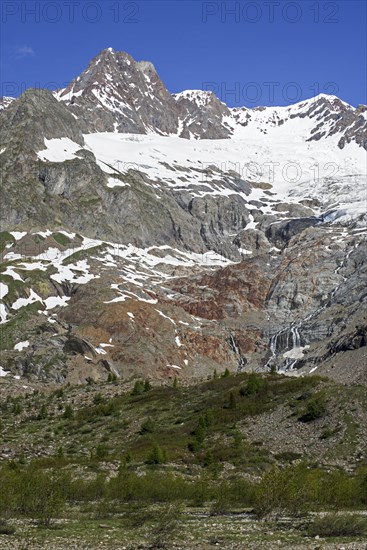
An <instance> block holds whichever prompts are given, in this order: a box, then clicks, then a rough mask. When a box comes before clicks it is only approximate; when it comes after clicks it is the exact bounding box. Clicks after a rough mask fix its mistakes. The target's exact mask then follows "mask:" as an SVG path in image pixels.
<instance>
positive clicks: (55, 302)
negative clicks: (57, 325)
mask: <svg viewBox="0 0 367 550" xmlns="http://www.w3.org/2000/svg"><path fill="white" fill-rule="evenodd" d="M69 300H70V297H69V296H50V297H49V298H46V300H44V303H45V306H46V309H53V308H54V307H57V306H60V307H65V306H67V302H68V301H69ZM50 322H51V320H50Z"/></svg>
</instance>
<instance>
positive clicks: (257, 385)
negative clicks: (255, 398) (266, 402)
mask: <svg viewBox="0 0 367 550" xmlns="http://www.w3.org/2000/svg"><path fill="white" fill-rule="evenodd" d="M264 386H265V380H264V379H263V378H262V377H261V376H260V375H259V374H256V373H255V372H252V373H251V374H250V376H249V378H248V381H247V384H246V386H245V387H243V388H241V389H240V394H241V395H242V396H245V395H255V394H257V393H259V392H260V391H261V390H262V389H263V387H264Z"/></svg>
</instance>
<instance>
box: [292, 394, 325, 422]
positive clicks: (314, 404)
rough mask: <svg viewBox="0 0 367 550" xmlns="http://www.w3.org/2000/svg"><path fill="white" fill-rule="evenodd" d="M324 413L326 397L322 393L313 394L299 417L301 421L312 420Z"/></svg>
mask: <svg viewBox="0 0 367 550" xmlns="http://www.w3.org/2000/svg"><path fill="white" fill-rule="evenodd" d="M325 414H326V399H325V395H324V394H323V393H318V394H315V395H314V397H312V398H311V399H310V400H309V401H308V403H307V405H306V408H305V410H304V413H303V414H302V416H300V417H299V420H300V421H301V422H312V421H313V420H317V419H318V418H322V417H323V416H325Z"/></svg>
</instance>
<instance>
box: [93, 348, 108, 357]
mask: <svg viewBox="0 0 367 550" xmlns="http://www.w3.org/2000/svg"><path fill="white" fill-rule="evenodd" d="M95 349H96V352H97V353H99V355H106V353H107V351H105V350H104V349H103V348H101V347H98V348H95Z"/></svg>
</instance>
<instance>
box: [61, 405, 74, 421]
mask: <svg viewBox="0 0 367 550" xmlns="http://www.w3.org/2000/svg"><path fill="white" fill-rule="evenodd" d="M62 416H63V418H65V419H66V420H70V419H71V418H73V416H74V413H73V408H72V406H71V405H70V404H69V403H68V404H67V405H66V407H65V410H64V414H63V415H62Z"/></svg>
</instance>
